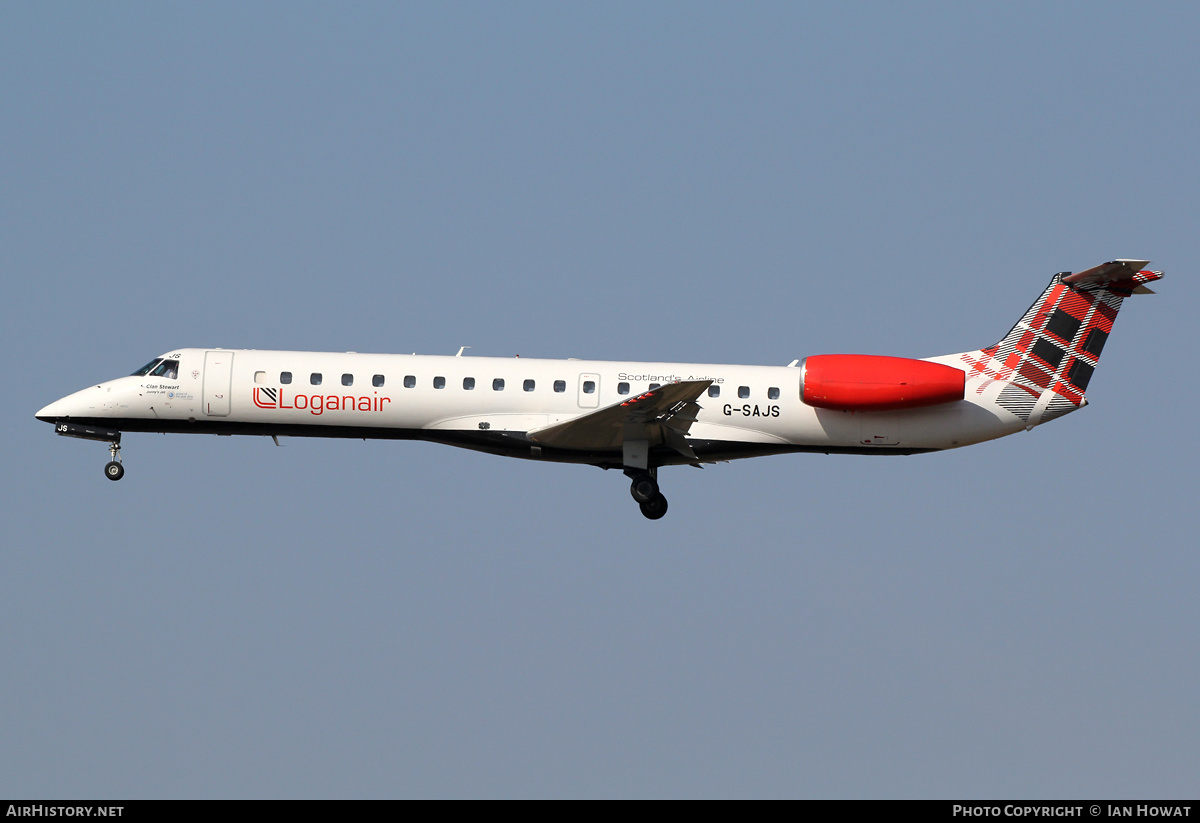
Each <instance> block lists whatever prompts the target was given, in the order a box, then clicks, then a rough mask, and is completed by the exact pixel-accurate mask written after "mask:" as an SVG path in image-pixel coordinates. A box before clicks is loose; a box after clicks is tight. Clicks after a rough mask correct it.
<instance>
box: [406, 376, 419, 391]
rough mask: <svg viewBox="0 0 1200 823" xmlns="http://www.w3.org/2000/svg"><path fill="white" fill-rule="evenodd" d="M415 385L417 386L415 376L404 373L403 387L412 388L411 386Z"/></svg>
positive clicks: (414, 386)
mask: <svg viewBox="0 0 1200 823" xmlns="http://www.w3.org/2000/svg"><path fill="white" fill-rule="evenodd" d="M416 386H417V378H416V376H414V375H411V374H406V375H404V388H406V389H413V388H416Z"/></svg>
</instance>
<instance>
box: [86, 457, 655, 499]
mask: <svg viewBox="0 0 1200 823" xmlns="http://www.w3.org/2000/svg"><path fill="white" fill-rule="evenodd" d="M108 453H109V454H110V455H112V459H111V460H109V461H108V462H107V463H106V464H105V465H104V476H105V477H107V478H108V479H109V480H120V479H121V478H122V477H124V476H125V467H124V466H122V465H121V444H120V443H115V442H114V443H109V444H108ZM660 516H661V515H660Z"/></svg>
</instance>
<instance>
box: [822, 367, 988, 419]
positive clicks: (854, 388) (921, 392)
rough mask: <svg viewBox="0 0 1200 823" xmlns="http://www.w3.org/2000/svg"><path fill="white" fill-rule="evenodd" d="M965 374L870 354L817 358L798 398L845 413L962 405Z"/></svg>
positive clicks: (947, 368) (949, 368) (955, 370)
mask: <svg viewBox="0 0 1200 823" xmlns="http://www.w3.org/2000/svg"><path fill="white" fill-rule="evenodd" d="M966 381H967V373H966V372H964V371H963V370H962V369H956V368H954V367H953V366H945V365H942V364H941V363H930V362H929V361H928V360H910V359H908V358H907V357H879V356H876V355H872V354H818V355H814V356H813V357H809V358H807V359H806V360H805V361H804V365H803V366H802V367H801V371H800V399H801V400H803V401H804V402H805V403H807V404H808V405H810V406H816V407H817V408H821V409H840V410H842V411H891V410H894V409H917V408H920V407H922V406H936V405H938V404H939V403H952V402H954V401H955V400H962V399H963V393H964V391H965V389H966Z"/></svg>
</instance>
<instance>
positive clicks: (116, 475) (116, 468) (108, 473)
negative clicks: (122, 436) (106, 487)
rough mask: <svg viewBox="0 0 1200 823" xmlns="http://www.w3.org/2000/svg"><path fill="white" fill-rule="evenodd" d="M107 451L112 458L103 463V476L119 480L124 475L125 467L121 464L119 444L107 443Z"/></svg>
mask: <svg viewBox="0 0 1200 823" xmlns="http://www.w3.org/2000/svg"><path fill="white" fill-rule="evenodd" d="M108 453H109V454H110V455H112V459H111V460H109V461H108V462H107V463H105V464H104V476H105V477H107V478H108V479H109V480H120V479H121V478H122V477H124V476H125V467H124V466H122V465H121V444H120V443H109V444H108Z"/></svg>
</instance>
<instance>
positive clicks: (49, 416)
mask: <svg viewBox="0 0 1200 823" xmlns="http://www.w3.org/2000/svg"><path fill="white" fill-rule="evenodd" d="M64 406H65V404H64V403H63V401H62V400H55V401H54V402H53V403H51V404H50V405H48V406H43V407H42V408H41V409H39V410H38V413H37V414H35V415H34V417H36V418H37V419H38V420H41V421H42V422H43V423H53V422H54V421H55V420H57V419H58V418H60V417H65V416H66V412H65V411H63V409H64Z"/></svg>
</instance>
